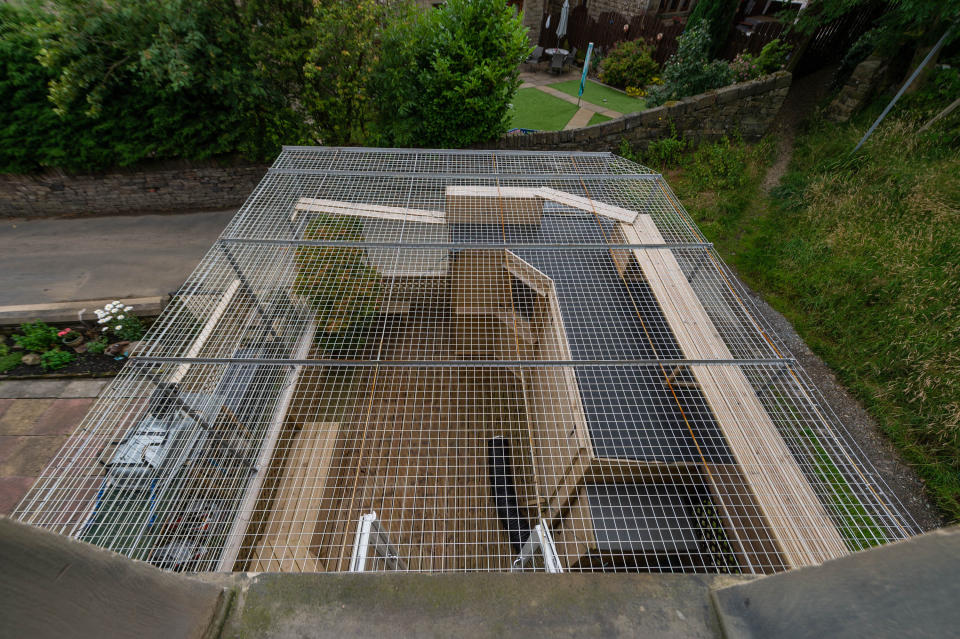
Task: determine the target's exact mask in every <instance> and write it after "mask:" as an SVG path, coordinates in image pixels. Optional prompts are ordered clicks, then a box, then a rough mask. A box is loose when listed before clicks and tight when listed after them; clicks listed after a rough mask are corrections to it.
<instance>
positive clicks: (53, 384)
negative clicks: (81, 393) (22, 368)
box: [0, 379, 70, 399]
mask: <svg viewBox="0 0 960 639" xmlns="http://www.w3.org/2000/svg"><path fill="white" fill-rule="evenodd" d="M69 384H70V380H67V379H14V380H8V381H3V382H0V399H20V398H23V399H26V398H39V397H60V394H61V393H63V391H64V390H65V389H66V388H67V386H68V385H69Z"/></svg>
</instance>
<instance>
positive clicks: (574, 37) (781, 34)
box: [539, 2, 884, 75]
mask: <svg viewBox="0 0 960 639" xmlns="http://www.w3.org/2000/svg"><path fill="white" fill-rule="evenodd" d="M883 11H884V5H883V3H882V2H877V3H875V4H873V5H868V6H866V7H862V8H860V9H857V10H856V11H852V12H850V13H848V14H846V15H843V16H840V17H839V18H837V19H835V20H833V21H832V22H830V23H828V24H825V25H822V26H820V27H818V28H817V29H816V31H814V33H813V34H812V36H811V37H809V38H807V37H806V36H803V35H802V34H799V33H797V32H795V31H791V30H790V29H789V27H790V25H789V24H784V23H780V22H762V23H760V24H758V25H756V26H754V27H753V29H752V31H751V32H750V33H744V32H743V31H741V30H740V29H736V28H734V29H732V30H731V32H730V36H729V38H728V40H727V42H726V45H725V46H724V48H723V49H722V54H721V57H723V58H725V59H727V60H732V59H733V58H735V57H736V56H737V54H739V53H743V52H746V53H750V54H752V55H757V54H758V53H760V50H761V49H763V47H764V46H765V45H766V44H767V43H768V42H770V41H771V40H774V39H776V38H780V39H782V40H786V41H787V43H789V44H790V45H791V47H792V48H793V50H794V52H795V54H796V55H799V58H797V59H795V60H792V61H791V64H790V68H791V69H792V70H793V71H794V73H795V74H798V75H804V74H807V73H811V72H813V71H815V70H817V69H819V68H821V67H823V66H824V65H825V64H828V63H829V62H832V61H834V60H836V59H838V58H839V57H840V56H842V55H843V54H844V53H845V52H846V51H847V49H848V48H849V47H850V45H851V44H853V43H854V42H855V41H856V40H857V38H859V37H860V36H861V35H863V34H864V33H865V32H866V31H867V30H868V29H869V28H870V27H871V26H872V25H873V24H874V23H875V21H876V19H877V18H878V17H879V16H880V15H881V14H882V13H883ZM548 16H549V17H550V28H549V29H548V28H547V27H546V21H547V18H548ZM559 19H560V14H559V12H556V13H554V14H553V15H552V16H551V15H550V14H547V13H545V14H544V15H543V18H542V22H541V25H540V27H541V28H540V42H539V44H540V45H541V46H543V47H555V46H558V42H557V34H556V25H557V23H558V21H559ZM624 26H626V27H627V28H626V29H624ZM684 28H685V24H684V22H683V21H681V20H672V19H668V20H664V19H663V17H662V16H657V15H655V14H653V13H649V14H647V13H640V14H638V15H636V16H633V17H631V18H627V17H625V16H624V15H622V14H620V13H616V12H613V11H605V12H603V13H600V14H597V15H595V16H591V15H590V14H589V13H588V11H587V8H586V7H585V6H583V5H580V6H577V7H575V8H574V9H572V10H571V11H570V17H569V21H568V23H567V35H566V39H567V40H568V41H569V45H570V47H571V48H576V49H577V50H578V51H583V50H584V49H586V47H587V44H588V43H590V42H593V45H594V47H595V48H597V49H598V50H599V51H600V52H601V53H604V52H606V51H608V50H609V49H610V47H612V46H613V45H615V44H616V43H617V42H621V41H623V40H636V39H637V38H643V39H644V40H645V41H646V42H647V44H649V45H650V46H651V47H652V48H653V58H654V60H656V61H657V62H658V63H660V64H663V63H664V62H666V60H667V58H669V57H670V56H671V55H673V54H674V53H676V51H677V37H678V36H679V35H680V34H681V33H683V30H684Z"/></svg>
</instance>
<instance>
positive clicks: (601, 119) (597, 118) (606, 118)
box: [587, 113, 613, 126]
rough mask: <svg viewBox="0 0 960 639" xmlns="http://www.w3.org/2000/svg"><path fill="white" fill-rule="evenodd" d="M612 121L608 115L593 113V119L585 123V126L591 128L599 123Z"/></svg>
mask: <svg viewBox="0 0 960 639" xmlns="http://www.w3.org/2000/svg"><path fill="white" fill-rule="evenodd" d="M612 119H613V118H611V117H610V116H608V115H604V114H602V113H594V114H593V117H592V118H590V121H589V122H587V126H593V125H594V124H600V123H601V122H607V121H609V120H612Z"/></svg>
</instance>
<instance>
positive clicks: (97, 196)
mask: <svg viewBox="0 0 960 639" xmlns="http://www.w3.org/2000/svg"><path fill="white" fill-rule="evenodd" d="M266 171H267V167H266V166H265V165H249V164H248V165H239V166H216V165H207V166H191V165H189V164H184V165H183V166H178V167H173V168H162V169H158V168H143V169H134V170H121V171H116V172H108V173H99V174H90V175H67V174H64V173H55V172H51V173H46V174H41V175H0V217H47V216H54V215H74V216H76V215H111V214H112V215H116V214H124V213H162V212H169V211H214V210H221V209H229V208H234V207H238V206H240V205H241V204H243V202H244V200H246V199H247V197H248V196H249V195H250V193H251V191H253V189H254V187H255V186H256V185H257V183H258V182H260V179H261V178H262V177H263V175H264V173H266Z"/></svg>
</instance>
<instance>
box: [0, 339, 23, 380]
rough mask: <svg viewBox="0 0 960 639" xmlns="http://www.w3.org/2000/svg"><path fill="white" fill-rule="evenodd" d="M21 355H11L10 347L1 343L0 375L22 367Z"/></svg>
mask: <svg viewBox="0 0 960 639" xmlns="http://www.w3.org/2000/svg"><path fill="white" fill-rule="evenodd" d="M20 358H21V355H20V353H11V352H10V347H9V346H7V345H6V344H4V343H2V342H0V373H6V372H7V371H8V370H11V369H14V368H16V367H17V366H19V365H20Z"/></svg>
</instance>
